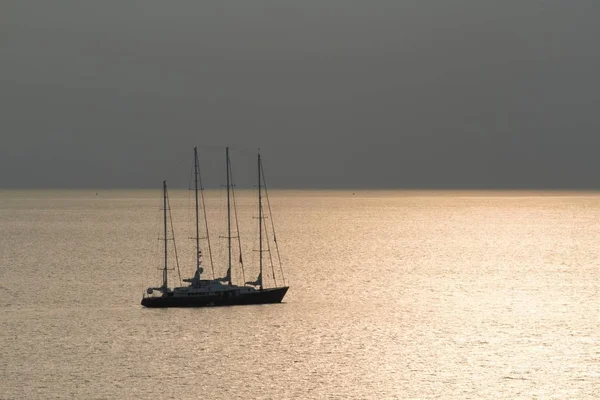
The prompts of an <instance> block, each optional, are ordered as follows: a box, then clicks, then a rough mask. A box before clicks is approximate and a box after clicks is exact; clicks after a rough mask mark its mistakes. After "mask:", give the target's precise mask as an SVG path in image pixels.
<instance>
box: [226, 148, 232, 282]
mask: <svg viewBox="0 0 600 400" xmlns="http://www.w3.org/2000/svg"><path fill="white" fill-rule="evenodd" d="M225 158H226V164H227V168H226V169H227V251H228V253H229V261H228V266H229V269H228V271H229V274H228V275H229V286H231V272H232V271H231V204H230V196H229V189H230V188H229V187H230V182H229V176H230V171H229V168H230V165H229V147H226V148H225Z"/></svg>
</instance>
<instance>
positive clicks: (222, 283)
mask: <svg viewBox="0 0 600 400" xmlns="http://www.w3.org/2000/svg"><path fill="white" fill-rule="evenodd" d="M225 157H226V171H227V236H226V239H227V247H228V263H227V266H228V268H227V273H226V275H225V277H222V278H216V279H203V276H202V275H203V273H204V268H203V267H202V259H203V257H202V251H201V248H200V226H199V219H200V218H199V197H200V200H201V202H202V207H203V211H204V212H203V215H204V223H205V228H206V232H207V239H208V250H209V256H210V257H211V259H212V253H211V248H210V238H209V235H208V222H207V217H206V208H205V203H204V195H200V196H199V193H201V191H202V190H203V188H202V183H201V178H200V168H199V162H198V148H197V147H195V148H194V182H195V183H194V192H195V200H196V202H195V204H196V206H195V211H196V212H195V217H196V218H195V219H196V236H195V238H194V239H195V240H196V270H195V273H194V276H193V277H192V278H188V279H184V280H183V281H184V282H186V283H188V285H187V286H179V287H173V288H169V285H168V271H169V265H168V257H167V251H168V245H167V240H169V239H168V229H167V208H168V192H167V183H166V181H164V182H163V206H164V212H163V217H164V241H165V246H164V266H163V268H162V285H161V286H159V287H149V288H148V289H147V290H146V293H145V294H144V295H143V297H142V302H141V304H142V306H145V307H209V306H233V305H247V304H269V303H280V302H281V301H282V300H283V297H284V296H285V294H286V293H287V291H288V289H289V286H286V285H285V280H284V284H283V286H277V283H276V281H275V287H265V285H264V282H263V264H264V263H263V252H265V251H269V250H264V249H263V240H264V237H263V236H264V233H266V226H265V224H264V222H263V221H264V217H263V214H264V212H263V211H264V210H263V189H264V191H265V194H267V202H268V193H267V188H266V185H265V184H264V183H263V182H264V170H263V166H262V160H261V156H260V153H259V154H258V221H259V222H258V236H259V250H258V254H259V274H258V277H257V279H256V280H255V281H252V282H245V283H243V284H241V285H236V284H234V283H233V282H232V273H231V271H232V243H231V239H232V238H233V237H232V232H231V222H232V221H231V220H232V218H231V217H232V215H231V192H232V184H231V161H230V159H229V147H227V148H226V150H225ZM270 209H271V207H270V203H268V210H269V213H270ZM236 214H237V213H236ZM271 221H272V219H271ZM272 229H273V235H275V231H274V225H273V226H272ZM172 239H173V240H174V235H173V238H172ZM274 240H275V242H276V238H275V236H274ZM267 243H268V241H267ZM240 253H241V249H240ZM240 258H241V256H240ZM211 265H212V260H211ZM273 276H274V271H273Z"/></svg>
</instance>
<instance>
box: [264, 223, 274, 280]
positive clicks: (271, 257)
mask: <svg viewBox="0 0 600 400" xmlns="http://www.w3.org/2000/svg"><path fill="white" fill-rule="evenodd" d="M263 226H264V227H265V237H266V238H267V252H268V253H269V260H270V261H271V273H272V274H273V281H274V282H275V287H277V278H276V277H275V266H274V264H273V252H272V251H271V244H270V242H271V241H270V240H269V232H268V230H267V224H263Z"/></svg>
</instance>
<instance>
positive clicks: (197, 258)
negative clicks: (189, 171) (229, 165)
mask: <svg viewBox="0 0 600 400" xmlns="http://www.w3.org/2000/svg"><path fill="white" fill-rule="evenodd" d="M194 189H195V190H194V191H195V193H196V270H197V271H199V270H200V228H199V226H198V148H197V147H194ZM198 276H200V275H198Z"/></svg>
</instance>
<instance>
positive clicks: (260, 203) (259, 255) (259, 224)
mask: <svg viewBox="0 0 600 400" xmlns="http://www.w3.org/2000/svg"><path fill="white" fill-rule="evenodd" d="M257 164H258V232H259V233H258V259H259V265H260V270H259V273H258V276H259V279H260V282H259V284H260V290H263V279H262V272H263V254H262V251H263V250H262V219H263V218H262V189H261V182H260V175H261V173H260V170H261V161H260V150H259V152H258V163H257Z"/></svg>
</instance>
